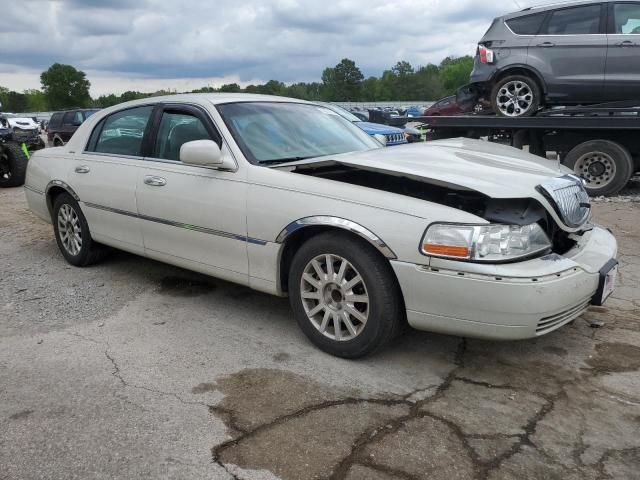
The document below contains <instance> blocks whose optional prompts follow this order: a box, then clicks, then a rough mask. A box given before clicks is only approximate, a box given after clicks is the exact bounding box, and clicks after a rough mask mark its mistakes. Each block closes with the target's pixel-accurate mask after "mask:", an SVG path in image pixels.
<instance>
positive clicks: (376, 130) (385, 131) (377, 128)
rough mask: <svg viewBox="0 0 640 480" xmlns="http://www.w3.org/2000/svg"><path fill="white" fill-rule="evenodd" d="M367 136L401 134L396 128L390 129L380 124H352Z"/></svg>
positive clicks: (400, 130)
mask: <svg viewBox="0 0 640 480" xmlns="http://www.w3.org/2000/svg"><path fill="white" fill-rule="evenodd" d="M353 123H354V124H355V125H357V126H358V127H360V128H361V129H362V130H364V131H365V132H367V133H368V134H369V135H393V134H394V133H402V129H400V128H396V127H390V126H389V125H384V124H382V123H371V122H353Z"/></svg>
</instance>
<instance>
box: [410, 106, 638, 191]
mask: <svg viewBox="0 0 640 480" xmlns="http://www.w3.org/2000/svg"><path fill="white" fill-rule="evenodd" d="M414 120H415V121H417V122H421V123H422V124H423V128H424V129H426V132H427V134H426V135H427V140H437V139H443V138H454V137H467V138H487V139H488V140H489V141H492V142H499V143H504V144H508V145H511V146H513V147H516V148H525V147H528V149H529V152H530V153H533V154H535V155H540V156H543V157H548V155H549V154H550V152H554V154H555V155H557V157H558V159H559V161H560V162H562V163H563V164H564V165H566V166H567V167H569V168H571V169H573V170H574V171H575V173H576V174H577V175H579V176H581V177H582V178H584V180H585V184H586V187H587V190H588V191H589V193H590V194H591V195H594V196H598V195H615V194H616V193H618V192H619V191H620V190H622V188H624V186H625V185H626V184H627V183H628V181H629V179H630V178H631V177H632V176H633V175H634V174H635V173H636V172H640V101H636V102H632V103H630V102H616V103H608V104H600V105H591V106H589V107H574V108H560V109H551V110H543V111H541V112H539V113H538V114H537V115H535V116H532V117H515V118H511V117H500V116H494V115H479V114H478V115H474V114H468V115H460V116H454V117H444V116H436V117H419V118H415V119H414Z"/></svg>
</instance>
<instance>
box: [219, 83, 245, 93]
mask: <svg viewBox="0 0 640 480" xmlns="http://www.w3.org/2000/svg"><path fill="white" fill-rule="evenodd" d="M218 91H219V92H228V93H238V92H241V91H242V88H240V85H238V84H237V83H226V84H224V85H222V86H221V87H220V88H219V89H218Z"/></svg>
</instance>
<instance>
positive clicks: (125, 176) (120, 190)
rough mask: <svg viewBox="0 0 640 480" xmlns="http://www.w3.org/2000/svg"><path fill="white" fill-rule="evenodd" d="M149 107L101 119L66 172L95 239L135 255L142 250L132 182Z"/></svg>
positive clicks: (139, 162)
mask: <svg viewBox="0 0 640 480" xmlns="http://www.w3.org/2000/svg"><path fill="white" fill-rule="evenodd" d="M153 109H154V105H144V106H138V107H132V108H128V109H126V110H120V111H117V112H115V113H112V114H111V115H109V116H107V117H105V118H104V119H103V120H101V121H100V122H99V123H98V124H97V125H96V126H95V127H94V129H93V132H92V133H91V136H90V138H89V142H88V144H87V146H86V148H85V150H84V152H83V153H82V155H76V156H75V158H74V165H73V166H72V170H71V172H70V173H69V183H71V186H72V188H73V189H74V190H75V192H76V193H77V194H78V196H79V197H80V201H81V202H82V211H83V212H84V214H85V216H86V217H87V220H88V223H89V228H90V229H91V233H92V235H93V236H94V237H96V240H98V241H100V240H101V239H105V240H104V241H107V240H108V243H110V244H113V245H116V246H119V247H120V248H123V249H124V250H129V251H133V252H136V253H143V252H144V250H143V242H142V232H141V231H140V224H139V220H138V218H137V216H138V215H137V203H136V181H137V178H138V175H139V173H140V171H141V168H142V165H143V164H144V154H143V152H144V145H145V139H146V138H147V137H148V135H149V132H148V127H149V123H150V118H151V114H152V112H153Z"/></svg>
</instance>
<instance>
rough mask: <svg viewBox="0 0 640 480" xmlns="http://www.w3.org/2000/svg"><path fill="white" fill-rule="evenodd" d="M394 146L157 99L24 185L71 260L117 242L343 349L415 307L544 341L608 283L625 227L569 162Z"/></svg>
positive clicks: (495, 332) (301, 111)
mask: <svg viewBox="0 0 640 480" xmlns="http://www.w3.org/2000/svg"><path fill="white" fill-rule="evenodd" d="M381 147H382V145H381V144H380V143H379V142H378V141H377V140H375V139H374V138H372V137H370V136H369V135H367V134H366V133H364V132H363V131H362V130H360V129H359V128H358V127H356V126H354V125H352V124H351V123H350V122H348V121H346V120H345V119H343V118H342V117H341V116H340V115H337V114H335V113H334V112H332V111H331V110H329V109H327V108H324V107H322V106H318V105H313V104H310V103H307V102H302V101H298V100H293V99H287V98H278V97H269V96H261V95H242V94H203V95H176V96H170V97H155V98H149V99H144V100H139V101H134V102H129V103H124V104H121V105H117V106H115V107H112V108H109V109H106V110H102V111H100V112H98V113H96V114H95V115H93V116H91V117H90V118H89V119H88V120H87V121H86V122H84V123H83V124H82V126H81V127H80V128H79V129H78V130H77V132H76V133H75V135H74V136H73V137H72V139H71V140H70V141H69V142H68V143H67V144H66V145H65V146H64V147H59V148H52V149H47V150H44V151H40V152H37V153H36V154H34V155H33V157H32V159H31V161H30V162H29V167H28V172H27V180H26V185H25V191H26V195H27V200H28V202H29V206H30V208H31V209H32V210H33V211H34V212H35V213H36V214H37V215H39V216H40V217H42V218H43V219H45V220H47V221H49V222H52V223H53V227H54V232H55V237H56V240H57V243H58V246H59V247H60V251H61V252H62V255H64V257H65V258H66V260H67V261H68V262H69V263H71V264H73V265H76V266H87V265H90V264H92V263H94V262H96V261H98V260H99V259H101V258H102V257H103V255H104V253H105V252H106V251H107V250H108V247H113V248H118V249H122V250H126V251H129V252H132V253H135V254H139V255H144V256H146V257H150V258H154V259H157V260H160V261H163V262H167V263H171V264H174V265H178V266H180V267H184V268H187V269H191V270H195V271H198V272H202V273H205V274H208V275H212V276H215V277H219V278H222V279H225V280H229V281H232V282H236V283H238V284H242V285H248V286H250V287H251V288H254V289H256V290H260V291H263V292H267V293H270V294H274V295H280V296H287V295H288V296H289V298H290V301H291V306H292V309H293V312H294V315H295V317H296V319H297V321H298V324H299V325H300V327H301V328H302V330H303V331H304V333H305V334H306V335H307V336H308V337H309V339H310V340H311V341H312V342H313V343H314V344H315V345H317V346H318V347H319V348H321V349H323V350H325V351H326V352H329V353H331V354H333V355H339V356H342V357H348V358H356V357H360V356H363V355H366V354H369V353H371V352H373V351H375V350H377V349H379V348H380V347H382V346H383V345H385V344H386V343H387V342H388V341H389V340H390V339H391V338H393V337H394V336H395V335H396V334H397V333H398V332H399V331H401V328H400V327H401V326H402V324H403V323H404V322H407V321H408V323H409V324H410V325H411V326H413V327H415V328H417V329H420V330H429V331H434V332H442V333H448V334H454V335H461V336H470V337H482V338H489V339H503V340H507V339H523V338H533V337H537V336H540V335H544V334H546V333H549V332H551V331H553V330H555V329H557V328H559V327H561V326H562V325H565V324H566V323H568V322H570V321H571V320H573V319H575V318H576V317H577V316H579V315H580V314H581V313H582V312H584V310H585V309H586V308H587V307H588V306H589V305H592V304H596V305H600V304H602V303H603V302H604V301H605V300H606V298H607V296H608V295H609V294H610V293H611V292H612V290H613V288H614V284H615V276H616V271H617V262H616V261H615V256H616V249H617V247H616V241H615V239H614V237H613V236H612V235H611V233H609V232H608V231H607V230H605V229H602V228H600V227H598V226H596V225H593V224H592V223H590V204H589V198H588V196H587V195H586V193H585V190H584V188H583V186H582V183H581V181H580V179H578V178H576V177H574V176H572V175H570V174H569V171H568V170H566V169H565V168H564V167H560V166H559V165H558V164H556V162H553V161H549V160H545V159H542V158H539V157H535V156H531V155H528V154H526V153H523V152H521V151H519V150H516V149H512V148H510V147H504V146H499V145H495V144H490V143H486V142H480V141H473V140H465V139H456V140H447V141H439V142H433V143H430V144H416V145H406V146H400V147H395V148H392V149H385V148H381Z"/></svg>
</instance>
